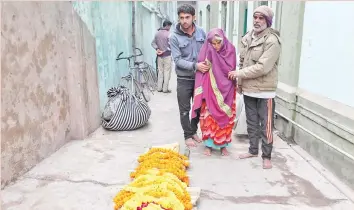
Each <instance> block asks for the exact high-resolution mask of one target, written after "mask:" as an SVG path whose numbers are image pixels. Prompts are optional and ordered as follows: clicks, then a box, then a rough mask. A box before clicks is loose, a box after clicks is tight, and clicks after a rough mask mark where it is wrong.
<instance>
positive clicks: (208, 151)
mask: <svg viewBox="0 0 354 210" xmlns="http://www.w3.org/2000/svg"><path fill="white" fill-rule="evenodd" d="M204 155H206V156H211V148H210V147H205V150H204Z"/></svg>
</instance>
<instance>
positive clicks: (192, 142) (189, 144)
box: [185, 138, 197, 147]
mask: <svg viewBox="0 0 354 210" xmlns="http://www.w3.org/2000/svg"><path fill="white" fill-rule="evenodd" d="M185 143H186V145H187V147H196V146H197V144H196V143H195V141H194V140H193V139H192V138H189V139H187V140H186V141H185Z"/></svg>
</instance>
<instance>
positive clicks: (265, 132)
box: [229, 6, 281, 169]
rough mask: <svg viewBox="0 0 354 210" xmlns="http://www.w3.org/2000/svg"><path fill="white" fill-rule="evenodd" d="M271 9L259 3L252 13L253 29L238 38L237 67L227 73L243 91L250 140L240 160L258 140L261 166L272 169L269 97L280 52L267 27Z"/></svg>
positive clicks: (274, 85) (251, 152) (253, 151)
mask: <svg viewBox="0 0 354 210" xmlns="http://www.w3.org/2000/svg"><path fill="white" fill-rule="evenodd" d="M273 15H274V13H273V11H272V9H271V8H270V7H268V6H260V7H258V8H256V9H255V11H254V13H253V30H252V31H250V32H248V33H247V34H246V35H245V36H244V37H243V38H242V40H241V43H242V44H241V49H240V70H238V71H233V72H231V73H230V74H229V77H230V78H231V79H236V78H238V91H239V93H243V95H244V102H245V111H246V118H247V132H248V135H249V139H250V147H249V150H248V153H246V154H242V155H240V158H241V159H244V158H251V157H257V156H258V147H259V139H260V138H261V139H262V159H263V168H264V169H270V168H272V164H271V153H272V149H273V126H272V125H273V123H272V122H273V116H274V115H273V112H274V110H273V100H274V97H275V91H276V88H277V84H278V62H279V57H280V51H281V42H280V38H279V32H277V31H275V30H274V29H272V28H271V26H272V19H273Z"/></svg>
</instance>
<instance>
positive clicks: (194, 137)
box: [193, 134, 202, 143]
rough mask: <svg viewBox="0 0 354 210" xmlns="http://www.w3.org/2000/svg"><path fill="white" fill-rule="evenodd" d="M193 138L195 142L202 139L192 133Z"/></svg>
mask: <svg viewBox="0 0 354 210" xmlns="http://www.w3.org/2000/svg"><path fill="white" fill-rule="evenodd" d="M193 139H194V140H195V141H196V142H198V143H200V142H202V139H201V138H199V136H198V135H197V134H194V135H193Z"/></svg>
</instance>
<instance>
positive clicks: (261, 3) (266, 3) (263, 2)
mask: <svg viewBox="0 0 354 210" xmlns="http://www.w3.org/2000/svg"><path fill="white" fill-rule="evenodd" d="M260 5H266V6H268V1H261V2H260Z"/></svg>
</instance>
